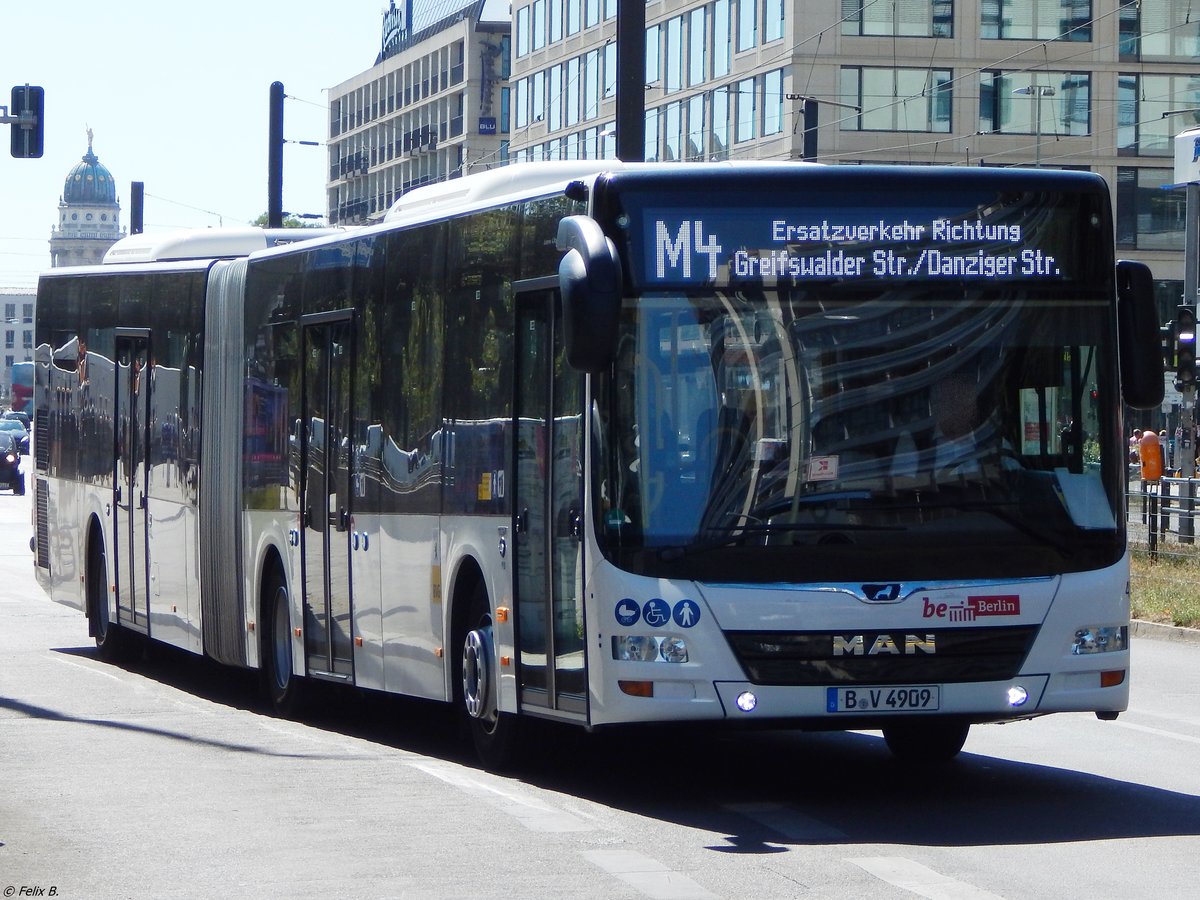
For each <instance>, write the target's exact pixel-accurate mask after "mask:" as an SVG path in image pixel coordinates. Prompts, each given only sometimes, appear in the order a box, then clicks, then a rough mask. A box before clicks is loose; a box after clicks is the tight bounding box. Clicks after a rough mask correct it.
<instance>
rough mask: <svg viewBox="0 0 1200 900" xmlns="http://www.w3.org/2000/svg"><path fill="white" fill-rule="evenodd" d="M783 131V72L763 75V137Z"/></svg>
mask: <svg viewBox="0 0 1200 900" xmlns="http://www.w3.org/2000/svg"><path fill="white" fill-rule="evenodd" d="M782 131H783V70H782V69H776V70H775V71H773V72H767V73H766V74H765V75H763V122H762V133H763V137H766V136H767V135H769V134H779V133H780V132H782Z"/></svg>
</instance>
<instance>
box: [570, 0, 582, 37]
mask: <svg viewBox="0 0 1200 900" xmlns="http://www.w3.org/2000/svg"><path fill="white" fill-rule="evenodd" d="M582 9H583V0H567V34H578V33H579V29H580V26H581V20H580V12H581V11H582Z"/></svg>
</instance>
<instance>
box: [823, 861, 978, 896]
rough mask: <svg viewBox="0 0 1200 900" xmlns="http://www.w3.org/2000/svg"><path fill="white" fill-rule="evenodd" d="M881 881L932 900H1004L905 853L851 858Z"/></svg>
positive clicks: (855, 863)
mask: <svg viewBox="0 0 1200 900" xmlns="http://www.w3.org/2000/svg"><path fill="white" fill-rule="evenodd" d="M846 862H848V863H854V865H856V866H858V867H859V868H861V869H865V870H866V871H867V872H869V873H870V874H872V875H874V876H875V877H876V878H878V879H880V880H881V881H886V882H887V883H888V884H892V885H895V886H896V887H898V888H903V889H904V890H906V891H911V892H912V893H914V894H917V895H919V896H921V897H928V898H930V900H1001V898H1000V897H999V895H998V894H992V893H989V892H988V891H985V890H983V889H982V888H977V887H975V886H974V885H970V884H967V883H966V882H965V881H955V880H954V879H953V878H950V877H948V876H946V875H942V874H940V873H938V872H935V871H934V870H933V869H930V868H928V867H927V866H923V865H921V864H920V863H919V862H914V861H913V860H911V859H906V858H905V857H903V856H863V857H858V858H857V859H847V860H846Z"/></svg>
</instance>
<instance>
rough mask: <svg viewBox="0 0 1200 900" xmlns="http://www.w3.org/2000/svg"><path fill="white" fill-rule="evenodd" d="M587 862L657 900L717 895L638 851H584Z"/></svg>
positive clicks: (699, 899) (705, 899)
mask: <svg viewBox="0 0 1200 900" xmlns="http://www.w3.org/2000/svg"><path fill="white" fill-rule="evenodd" d="M583 857H584V859H586V860H587V861H588V862H590V863H591V864H592V865H594V866H596V867H598V868H600V869H603V870H604V871H605V872H607V873H608V874H609V875H612V876H614V877H615V878H619V879H620V880H621V881H623V882H625V883H626V884H627V885H629V886H630V887H632V888H633V889H634V890H636V891H638V892H639V893H641V894H644V895H645V896H647V897H653V898H654V900H689V898H692V900H708V898H715V897H716V896H717V895H716V894H713V893H710V892H709V891H706V890H705V889H704V888H702V887H701V886H700V885H699V884H697V883H696V882H694V881H693V880H692V879H690V878H688V877H687V876H686V875H683V874H681V873H679V872H676V871H674V870H672V869H668V868H667V867H666V866H664V865H663V864H662V863H660V862H659V861H658V860H656V859H651V858H650V857H649V856H644V855H642V854H641V853H638V852H637V851H636V850H585V851H584V853H583Z"/></svg>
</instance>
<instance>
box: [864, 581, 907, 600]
mask: <svg viewBox="0 0 1200 900" xmlns="http://www.w3.org/2000/svg"><path fill="white" fill-rule="evenodd" d="M862 588H863V594H864V595H865V596H866V598H867V599H868V600H870V601H871V602H872V603H895V602H896V600H897V599H898V598H899V597H900V585H898V584H864V585H863V586H862Z"/></svg>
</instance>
